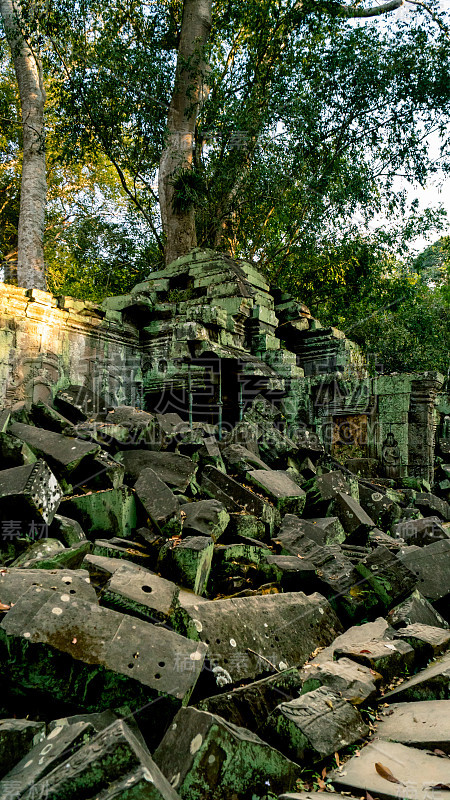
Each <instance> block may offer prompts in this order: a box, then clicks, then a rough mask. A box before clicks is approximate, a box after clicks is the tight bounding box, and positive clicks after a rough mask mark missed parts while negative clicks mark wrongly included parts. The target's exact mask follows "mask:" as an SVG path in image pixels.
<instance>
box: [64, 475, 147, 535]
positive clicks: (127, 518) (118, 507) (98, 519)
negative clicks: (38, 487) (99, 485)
mask: <svg viewBox="0 0 450 800" xmlns="http://www.w3.org/2000/svg"><path fill="white" fill-rule="evenodd" d="M59 510H60V512H61V514H63V515H64V516H67V517H70V518H71V519H74V520H76V521H77V522H79V523H80V525H81V527H82V529H83V531H84V532H85V534H86V536H87V537H88V539H90V540H91V541H92V540H94V539H96V538H97V537H99V536H102V537H106V538H110V537H113V536H119V537H124V538H127V537H128V536H129V535H130V533H131V532H132V531H133V530H134V529H135V528H136V526H137V510H136V501H135V496H134V493H133V491H132V490H131V489H129V488H128V486H121V487H120V488H118V489H105V490H103V491H100V492H90V493H89V494H80V495H75V496H73V497H67V498H64V500H63V501H62V503H61V505H60V508H59Z"/></svg>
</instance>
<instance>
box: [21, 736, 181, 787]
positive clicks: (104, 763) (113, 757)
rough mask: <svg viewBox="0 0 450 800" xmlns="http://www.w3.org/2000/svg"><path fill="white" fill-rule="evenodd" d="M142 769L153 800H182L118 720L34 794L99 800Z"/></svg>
mask: <svg viewBox="0 0 450 800" xmlns="http://www.w3.org/2000/svg"><path fill="white" fill-rule="evenodd" d="M71 727H73V726H69V729H70V728H71ZM63 730H64V729H63ZM139 768H142V769H143V770H145V773H146V780H147V782H148V783H151V784H152V790H153V794H152V795H151V797H152V798H155V800H177V799H178V800H179V798H178V795H177V793H176V792H175V791H174V789H172V787H171V786H170V784H169V783H168V781H167V780H166V779H165V778H164V776H163V775H162V773H161V772H160V770H159V769H158V767H157V766H156V764H155V762H154V761H153V759H152V758H151V756H150V754H149V753H148V751H147V750H146V749H145V748H144V747H143V746H142V745H141V744H140V742H139V741H138V739H137V738H136V737H135V736H134V734H133V732H132V731H131V730H130V728H129V727H128V726H127V725H126V724H125V723H124V722H123V721H122V720H118V721H117V722H115V723H114V724H113V725H111V726H109V727H108V728H106V730H104V731H101V732H100V733H99V734H97V736H96V737H95V738H94V739H92V740H91V741H90V742H89V743H88V744H85V745H84V747H81V748H79V749H78V750H77V751H76V752H75V753H74V754H73V755H71V756H70V758H69V759H67V760H66V761H65V762H64V763H63V764H62V765H61V766H60V767H59V768H58V769H54V770H53V771H52V772H51V773H50V774H49V775H47V778H46V781H45V783H44V781H43V780H41V781H40V782H38V783H37V784H36V787H35V790H36V791H44V787H46V789H47V791H48V793H49V796H50V797H52V798H54V800H66V798H68V797H69V796H70V795H69V793H72V796H74V795H75V796H83V795H84V797H89V796H90V797H94V796H95V797H98V792H100V791H102V790H103V791H109V787H110V784H111V783H113V782H114V781H120V780H121V779H123V778H125V777H128V775H129V773H130V772H131V771H132V770H137V769H139ZM88 793H89V794H88ZM38 796H39V795H38Z"/></svg>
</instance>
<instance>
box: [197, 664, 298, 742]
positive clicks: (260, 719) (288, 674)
mask: <svg viewBox="0 0 450 800" xmlns="http://www.w3.org/2000/svg"><path fill="white" fill-rule="evenodd" d="M301 686H302V680H301V677H300V672H299V671H298V669H296V668H295V667H292V668H291V669H285V670H282V672H278V673H276V674H275V675H270V676H269V677H268V678H263V679H262V680H260V681H254V682H253V683H248V684H247V685H246V686H238V687H236V688H235V689H232V690H231V691H230V692H222V694H216V695H213V696H212V697H208V698H207V699H206V700H202V701H201V702H200V703H198V708H199V709H200V711H209V712H210V713H211V714H217V715H218V716H219V717H223V718H224V719H226V720H227V721H228V722H232V723H233V725H239V726H240V727H242V728H248V730H250V731H254V733H258V732H260V731H261V730H262V728H263V726H264V725H265V723H266V721H267V717H268V716H269V714H270V712H271V711H273V710H274V708H276V706H277V705H279V703H280V702H281V701H282V700H292V699H293V698H294V697H297V696H298V694H299V692H300V690H301Z"/></svg>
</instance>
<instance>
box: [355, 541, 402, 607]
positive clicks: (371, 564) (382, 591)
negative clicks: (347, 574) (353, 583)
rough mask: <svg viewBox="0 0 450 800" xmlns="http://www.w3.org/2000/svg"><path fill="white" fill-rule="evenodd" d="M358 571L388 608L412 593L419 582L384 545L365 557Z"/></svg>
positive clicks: (357, 567)
mask: <svg viewBox="0 0 450 800" xmlns="http://www.w3.org/2000/svg"><path fill="white" fill-rule="evenodd" d="M356 571H357V572H359V574H360V575H361V577H362V578H363V579H364V581H366V583H367V584H368V586H370V587H371V588H372V590H373V591H374V592H375V594H376V595H377V597H378V598H379V599H380V602H381V603H383V605H384V606H385V607H386V608H391V606H392V605H393V604H394V603H395V602H399V600H402V599H403V598H404V597H406V596H407V595H408V594H410V593H411V592H412V591H413V589H414V588H415V586H416V583H417V578H416V576H415V575H414V573H413V572H411V570H410V569H408V568H407V567H406V566H405V564H404V563H402V562H401V561H399V559H398V558H397V557H396V556H395V555H394V554H393V553H391V552H390V550H388V549H387V547H383V545H381V546H380V547H377V549H376V550H374V551H373V552H372V553H370V555H368V556H366V558H363V559H362V560H361V561H360V562H359V564H357V565H356Z"/></svg>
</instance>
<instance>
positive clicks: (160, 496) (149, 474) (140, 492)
mask: <svg viewBox="0 0 450 800" xmlns="http://www.w3.org/2000/svg"><path fill="white" fill-rule="evenodd" d="M134 488H135V491H136V494H137V496H138V498H139V500H140V502H141V504H142V506H143V508H144V510H145V512H146V514H147V515H148V517H149V519H150V520H151V522H152V524H153V525H154V526H155V528H156V529H157V530H158V531H161V533H164V534H166V535H172V534H177V533H180V531H181V517H180V504H179V502H178V500H177V498H176V497H175V495H174V494H173V492H172V491H171V489H169V487H168V486H167V484H165V483H164V482H163V481H162V480H161V479H160V478H158V476H157V474H156V472H154V470H152V469H151V468H150V467H146V468H145V469H144V470H142V472H141V474H140V476H139V479H138V480H137V482H136V484H135V487H134Z"/></svg>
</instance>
